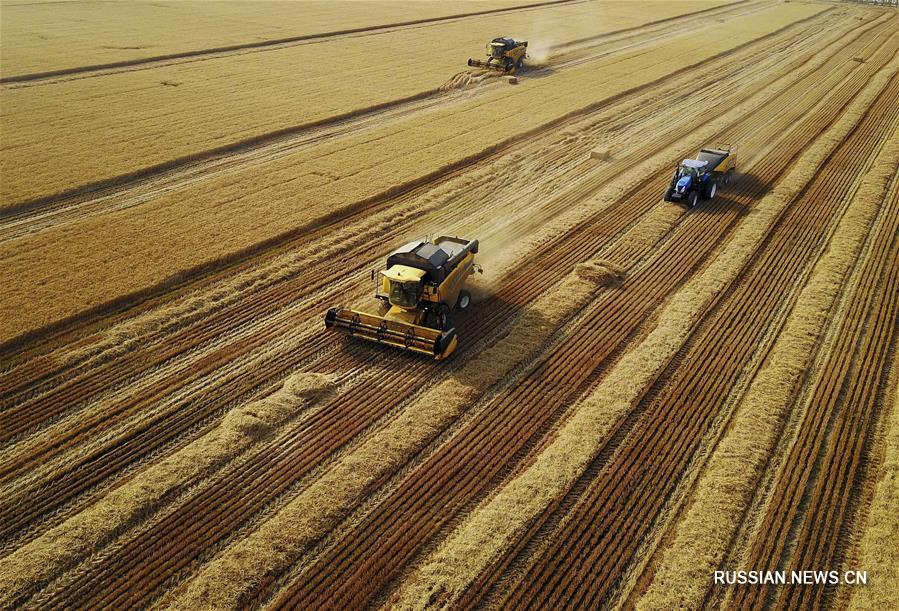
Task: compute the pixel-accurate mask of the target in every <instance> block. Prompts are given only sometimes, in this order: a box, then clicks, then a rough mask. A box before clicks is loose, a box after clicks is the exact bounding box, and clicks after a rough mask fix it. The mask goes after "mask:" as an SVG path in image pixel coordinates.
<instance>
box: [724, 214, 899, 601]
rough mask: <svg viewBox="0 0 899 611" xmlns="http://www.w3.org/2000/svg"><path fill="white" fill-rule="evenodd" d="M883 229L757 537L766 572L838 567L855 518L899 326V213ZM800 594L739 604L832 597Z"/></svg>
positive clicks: (822, 591) (740, 597)
mask: <svg viewBox="0 0 899 611" xmlns="http://www.w3.org/2000/svg"><path fill="white" fill-rule="evenodd" d="M884 223H885V224H886V229H885V231H884V232H883V233H882V234H881V245H880V247H879V248H876V249H875V250H874V253H875V255H874V257H873V258H872V259H870V260H869V261H868V262H866V265H867V266H868V267H869V268H870V269H868V270H866V273H865V274H864V275H863V284H862V288H861V289H860V290H859V293H858V294H859V298H857V299H855V300H854V301H853V302H852V303H851V304H850V309H849V311H848V312H847V313H846V317H845V318H844V319H842V325H843V330H842V332H841V335H840V345H839V346H838V347H837V349H835V351H833V352H831V353H830V355H829V358H828V360H827V362H826V364H825V369H824V372H825V374H824V375H822V376H821V378H820V379H819V380H818V382H817V384H816V385H815V387H814V389H813V391H812V393H811V394H810V397H809V400H808V405H809V409H808V411H807V412H806V415H805V422H804V423H803V424H804V426H802V428H801V430H800V434H799V437H798V438H797V440H796V442H795V444H794V445H793V447H792V448H791V451H790V458H789V460H788V462H787V464H789V465H791V466H790V467H789V468H787V469H785V470H784V471H782V472H781V473H780V477H779V481H778V485H777V486H776V487H775V489H774V491H773V496H772V499H771V500H770V501H769V504H768V508H767V512H766V515H765V518H764V521H763V522H762V526H761V527H762V529H763V530H761V531H758V532H757V534H756V540H755V543H754V545H753V547H752V548H751V551H750V555H749V559H750V560H752V561H756V562H757V563H758V564H757V566H759V567H780V566H782V565H783V563H786V568H788V569H789V570H798V569H801V568H805V567H808V566H819V565H818V564H817V563H822V564H821V566H828V567H837V566H839V558H840V552H841V549H842V546H843V543H842V542H843V541H844V538H843V535H845V529H846V528H847V526H848V524H850V523H851V518H852V515H853V514H854V505H855V504H854V502H853V501H852V499H853V498H854V497H855V496H856V494H857V492H858V490H859V487H860V486H861V485H862V483H863V481H864V479H863V474H864V471H865V469H864V464H863V463H862V455H863V453H864V452H866V448H868V447H869V444H870V439H871V434H872V431H873V428H872V427H873V423H874V422H876V419H877V411H876V410H877V409H878V406H879V405H882V402H881V401H880V397H882V394H883V385H884V380H885V376H886V369H887V365H888V357H889V350H888V347H889V345H890V344H891V342H892V341H893V335H894V333H895V329H896V328H897V312H899V308H897V301H899V294H897V290H896V288H897V286H899V280H897V274H899V265H897V260H899V259H897V251H899V244H897V235H899V214H897V213H896V212H895V210H893V213H892V214H891V215H889V216H888V217H887V218H885V219H884ZM877 255H879V256H877ZM772 516H777V520H774V519H773V518H772ZM778 520H779V521H778ZM764 529H768V530H767V531H765V530H764ZM800 590H801V589H799V588H792V589H791V588H783V589H780V591H779V592H776V591H774V589H773V588H768V587H763V588H759V591H758V592H751V591H747V590H746V589H743V588H738V589H736V590H735V591H734V593H733V603H734V604H736V605H739V606H741V607H744V606H756V605H758V604H760V603H761V601H764V600H766V598H767V599H768V600H774V599H775V598H776V600H777V605H778V606H784V605H787V606H793V605H809V604H811V605H812V606H818V605H820V604H821V603H822V598H823V597H824V596H830V595H831V594H832V590H833V589H832V588H807V590H808V592H806V593H803V592H801V591H800ZM778 594H779V596H778Z"/></svg>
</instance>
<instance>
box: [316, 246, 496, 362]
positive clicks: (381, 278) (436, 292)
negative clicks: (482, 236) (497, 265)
mask: <svg viewBox="0 0 899 611" xmlns="http://www.w3.org/2000/svg"><path fill="white" fill-rule="evenodd" d="M477 252H478V241H477V240H464V239H461V238H453V237H448V236H441V237H439V238H437V239H436V240H419V241H416V242H411V243H409V244H406V245H405V246H403V247H402V248H400V249H398V250H395V251H394V252H392V253H391V254H390V255H389V256H388V257H387V267H386V268H385V269H383V270H381V271H379V272H377V274H376V273H375V272H374V271H373V272H372V276H373V278H375V279H376V280H377V288H376V291H375V297H376V298H377V299H378V300H379V301H380V302H381V312H380V314H377V315H376V314H370V313H367V312H359V311H356V310H350V309H347V308H341V307H336V308H331V309H330V310H328V311H327V313H326V314H325V327H326V328H328V329H332V330H334V331H341V332H343V333H347V334H349V335H352V336H353V337H361V338H362V339H366V340H368V341H371V342H376V343H379V344H387V345H388V346H394V347H396V348H400V349H402V350H408V351H411V352H418V353H420V354H427V355H429V356H433V357H434V358H436V359H437V360H441V359H444V358H446V357H448V356H449V355H450V354H452V353H453V351H454V350H455V349H456V343H457V341H456V330H455V329H454V328H453V326H452V312H453V310H457V311H458V310H464V309H465V308H467V307H468V306H469V305H470V304H471V294H470V293H468V291H466V290H464V289H463V288H462V287H463V285H464V283H465V281H466V280H467V279H468V277H469V276H471V275H472V274H474V273H475V272H476V271H477V272H481V271H482V270H481V267H480V266H479V265H477V264H475V262H474V256H475V254H477Z"/></svg>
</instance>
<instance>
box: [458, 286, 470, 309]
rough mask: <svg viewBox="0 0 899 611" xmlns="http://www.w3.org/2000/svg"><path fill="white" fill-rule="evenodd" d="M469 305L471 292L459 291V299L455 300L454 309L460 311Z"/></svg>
mask: <svg viewBox="0 0 899 611" xmlns="http://www.w3.org/2000/svg"><path fill="white" fill-rule="evenodd" d="M469 305H471V293H469V292H468V291H459V299H457V300H456V309H457V310H459V311H460V312H461V311H462V310H465V309H466V308H467V307H468V306H469Z"/></svg>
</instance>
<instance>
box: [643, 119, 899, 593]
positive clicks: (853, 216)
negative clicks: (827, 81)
mask: <svg viewBox="0 0 899 611" xmlns="http://www.w3.org/2000/svg"><path fill="white" fill-rule="evenodd" d="M894 134H895V132H894ZM897 152H899V145H897V144H896V143H892V144H891V143H889V142H888V143H886V145H885V147H884V148H883V149H881V153H880V156H879V157H878V160H877V161H876V162H875V163H876V164H879V165H878V166H876V167H875V168H874V169H872V170H871V171H869V172H868V173H867V174H866V175H865V176H864V178H863V179H862V182H861V183H860V185H859V186H858V189H857V190H856V192H855V196H854V200H853V202H852V203H851V204H850V206H851V207H850V211H849V212H847V214H846V215H845V216H844V218H843V220H842V221H841V225H840V227H839V228H838V229H837V231H836V233H835V234H834V238H833V239H831V240H830V242H829V243H828V246H827V253H826V254H825V256H824V258H822V260H821V262H819V263H818V265H817V266H816V268H815V270H814V271H813V273H812V276H811V279H810V281H809V282H808V284H807V285H806V286H805V287H804V288H803V289H802V293H801V295H800V297H799V302H797V306H796V308H794V310H793V311H792V312H791V313H790V318H789V320H788V321H787V323H786V326H785V328H784V330H783V332H781V333H779V334H778V336H777V338H776V340H775V344H774V346H773V348H772V351H771V354H770V355H769V356H768V357H767V358H766V361H765V363H764V364H763V366H762V368H761V369H760V371H759V373H758V374H757V375H756V376H755V378H753V379H752V380H751V382H750V385H749V387H748V390H747V391H746V392H745V394H744V393H740V397H739V398H738V401H739V403H738V404H737V406H736V410H735V413H734V414H733V416H732V418H731V419H730V421H729V423H728V425H727V431H726V432H725V433H724V435H723V438H722V439H721V440H720V442H719V441H713V445H714V448H713V451H712V452H711V454H710V456H709V458H708V459H707V460H706V461H705V462H704V463H703V464H702V465H701V467H699V468H701V470H702V471H701V473H699V474H698V478H697V482H696V484H695V486H694V485H690V487H691V490H690V493H689V494H690V499H689V500H688V502H687V505H688V507H687V508H686V509H685V510H684V512H683V514H684V515H683V516H680V517H678V518H676V523H675V524H673V525H672V527H671V530H672V531H673V533H671V534H670V536H669V539H670V540H669V541H668V543H667V545H665V546H664V548H662V546H659V547H658V548H656V549H655V550H653V554H654V555H657V556H661V558H660V559H659V560H658V561H657V562H653V563H652V564H650V565H649V567H648V568H646V569H644V571H643V575H642V576H641V578H640V581H641V582H644V583H643V585H642V586H641V585H639V584H638V585H637V588H636V590H635V591H634V592H631V593H630V594H629V602H628V604H629V605H635V604H636V605H637V606H640V607H641V608H652V607H653V606H666V607H674V606H683V607H685V608H699V607H700V606H701V605H702V603H703V597H704V595H705V592H706V590H707V589H708V585H709V575H711V573H712V571H713V570H715V569H716V568H718V567H720V566H722V561H723V559H724V557H725V554H726V552H727V548H728V547H729V544H730V542H731V541H732V540H733V538H734V536H735V534H736V531H737V525H738V524H740V523H741V522H743V520H744V516H745V515H746V512H747V511H748V508H749V503H750V500H751V497H752V496H753V495H754V494H757V492H756V491H757V489H758V484H759V480H760V479H761V475H762V473H763V472H765V471H768V470H770V469H772V468H773V467H772V465H770V464H769V457H770V455H771V452H773V450H774V448H775V445H776V438H777V435H780V434H781V433H780V431H782V430H783V427H784V426H785V420H786V419H787V417H788V414H789V413H790V412H791V410H793V409H794V408H793V406H794V405H797V404H800V403H804V400H803V397H804V396H805V393H806V389H807V387H808V386H809V385H810V381H811V380H810V378H814V375H808V372H809V371H820V370H821V366H822V365H821V361H823V360H824V359H825V358H826V355H827V354H829V353H830V352H831V351H832V349H833V341H832V340H831V337H830V336H831V335H833V332H834V327H835V325H834V324H833V323H832V322H830V321H838V320H840V319H841V318H842V316H841V315H839V310H840V308H841V306H840V302H841V301H842V300H845V299H846V298H847V296H848V295H851V294H855V289H854V288H853V285H854V283H853V281H852V278H854V277H857V276H858V272H859V269H860V268H861V267H862V263H863V261H864V260H865V259H866V258H867V256H868V255H869V252H870V248H871V246H872V243H873V242H874V241H875V239H876V235H877V233H878V231H881V230H882V229H878V227H880V224H879V223H880V221H879V217H883V216H884V214H885V213H886V212H887V211H886V209H885V208H880V207H879V206H878V204H877V203H876V202H875V200H874V197H873V194H874V193H878V192H884V191H885V189H886V187H887V185H886V184H885V183H886V182H888V181H886V179H887V178H888V176H887V174H892V173H894V172H895V169H896V163H897V162H899V158H897ZM890 168H892V169H890ZM878 189H879V190H880V191H878ZM797 354H801V355H802V358H797ZM731 396H733V393H731ZM749 440H751V441H749ZM711 516H714V518H713V519H712V518H711ZM682 558H694V559H695V560H694V562H693V563H691V564H690V565H689V566H687V565H684V564H683V563H682V562H681V559H682ZM650 581H651V583H648V582H650ZM674 583H676V584H678V587H676V588H673V587H671V584H674ZM647 592H648V593H647ZM644 597H645V598H644Z"/></svg>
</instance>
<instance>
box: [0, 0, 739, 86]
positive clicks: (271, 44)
mask: <svg viewBox="0 0 899 611" xmlns="http://www.w3.org/2000/svg"><path fill="white" fill-rule="evenodd" d="M584 1H585V0H547V1H545V2H535V3H532V4H523V5H521V6H515V7H508V8H495V9H486V10H482V11H472V12H465V13H457V14H454V15H444V16H442V17H431V18H427V19H413V20H409V21H400V22H396V23H391V24H385V25H374V26H364V27H359V28H351V29H345V30H334V31H331V32H319V33H315V34H304V35H302V36H288V37H284V38H274V39H269V40H260V41H256V42H250V43H243V44H236V45H228V46H222V47H212V48H207V49H197V50H194V51H184V52H181V53H169V54H166V55H156V56H153V57H142V58H140V59H131V60H123V61H118V62H109V63H105V64H93V65H89V66H76V67H73V68H63V69H60V70H49V71H46V72H34V73H31V74H17V75H14V76H7V77H0V85H6V84H10V83H32V84H33V83H35V82H41V81H46V80H48V79H54V80H55V77H60V76H72V75H82V77H84V75H89V76H91V77H95V76H103V75H104V74H106V73H108V72H109V71H110V70H114V69H116V68H126V67H128V68H131V67H134V66H142V67H143V68H144V69H146V68H153V67H157V66H160V65H163V66H164V65H168V64H170V63H172V60H184V59H191V60H196V59H198V58H215V57H221V56H223V55H228V54H230V53H233V52H234V51H246V50H251V49H253V50H264V49H271V48H279V47H285V46H292V44H295V43H313V42H325V41H328V40H331V39H334V38H342V37H346V36H349V35H354V34H381V33H385V32H392V31H396V30H400V29H406V28H409V27H412V26H422V25H430V24H436V23H441V22H449V21H458V20H461V19H467V18H470V17H481V16H484V15H495V14H502V13H509V12H517V11H523V10H529V9H539V8H546V7H551V6H557V5H564V4H580V3H581V2H584ZM741 1H742V2H745V1H747V0H741ZM51 82H52V81H51Z"/></svg>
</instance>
